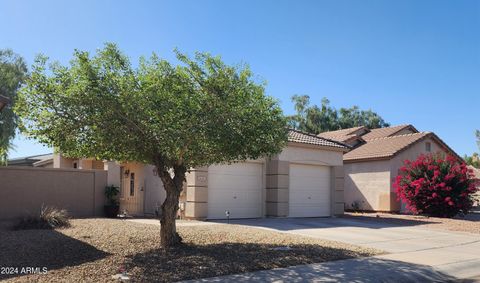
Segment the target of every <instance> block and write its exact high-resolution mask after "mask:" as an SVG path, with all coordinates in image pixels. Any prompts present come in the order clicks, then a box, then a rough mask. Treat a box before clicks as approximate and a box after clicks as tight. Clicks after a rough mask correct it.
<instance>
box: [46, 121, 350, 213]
mask: <svg viewBox="0 0 480 283" xmlns="http://www.w3.org/2000/svg"><path fill="white" fill-rule="evenodd" d="M349 149H350V147H349V146H348V145H346V144H344V143H341V142H338V141H334V140H330V139H325V138H321V137H317V136H315V135H310V134H306V133H302V132H299V131H296V130H290V131H289V133H288V144H287V146H286V147H285V148H284V149H283V151H282V152H281V153H280V154H278V155H276V156H273V157H271V158H268V159H265V158H264V159H259V160H249V161H246V162H238V163H232V164H218V165H212V166H209V167H202V168H192V169H191V170H190V171H189V172H188V174H187V177H186V179H187V181H186V184H185V187H184V190H183V192H182V195H181V199H180V210H181V214H182V215H183V216H184V217H186V218H190V219H224V218H227V214H226V212H227V211H228V213H229V217H230V218H260V217H325V216H332V215H338V214H343V211H344V202H343V196H344V194H343V168H342V165H343V160H342V159H343V154H344V153H345V152H346V151H348V150H349ZM51 160H52V163H53V167H54V168H77V169H98V170H107V171H108V176H107V178H108V184H111V185H117V186H119V187H120V188H121V190H120V191H121V194H120V210H121V211H125V210H126V211H128V213H129V214H132V215H154V214H155V213H156V212H157V211H158V210H159V207H160V205H161V204H162V202H163V200H164V199H165V191H164V189H163V185H162V183H161V181H160V178H158V176H156V171H155V167H154V166H152V165H145V164H140V163H131V162H128V163H118V162H111V161H105V162H104V161H99V160H94V159H71V158H66V157H64V156H62V155H60V154H54V155H53V157H52V158H51Z"/></svg>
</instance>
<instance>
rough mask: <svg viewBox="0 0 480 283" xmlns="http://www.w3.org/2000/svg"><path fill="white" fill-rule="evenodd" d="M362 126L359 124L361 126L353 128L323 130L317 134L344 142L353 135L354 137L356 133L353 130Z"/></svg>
mask: <svg viewBox="0 0 480 283" xmlns="http://www.w3.org/2000/svg"><path fill="white" fill-rule="evenodd" d="M363 128H365V127H364V126H361V127H353V128H348V129H342V130H337V131H329V132H323V133H320V134H318V136H319V137H321V138H326V139H332V140H335V141H339V142H345V141H348V140H349V139H351V138H353V137H356V136H357V135H356V134H355V132H356V131H358V130H360V129H363ZM365 129H366V128H365ZM367 130H368V129H367Z"/></svg>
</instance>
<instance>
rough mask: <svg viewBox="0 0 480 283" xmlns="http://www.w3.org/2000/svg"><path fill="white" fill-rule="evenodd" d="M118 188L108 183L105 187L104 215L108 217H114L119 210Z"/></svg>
mask: <svg viewBox="0 0 480 283" xmlns="http://www.w3.org/2000/svg"><path fill="white" fill-rule="evenodd" d="M119 192H120V189H119V188H118V187H117V186H114V185H110V186H106V187H105V200H106V203H107V204H106V205H105V206H104V210H105V215H106V216H107V217H110V218H115V217H117V215H118V212H119V211H120V206H119V201H118V193H119Z"/></svg>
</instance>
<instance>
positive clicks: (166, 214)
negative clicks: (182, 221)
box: [157, 165, 187, 248]
mask: <svg viewBox="0 0 480 283" xmlns="http://www.w3.org/2000/svg"><path fill="white" fill-rule="evenodd" d="M173 169H174V176H173V178H172V176H171V175H170V173H169V172H168V170H166V169H165V168H163V169H162V167H159V166H158V165H157V172H158V176H159V177H160V179H161V180H162V183H163V187H164V188H165V191H166V193H167V196H166V198H165V201H164V202H163V204H162V215H161V217H160V243H161V246H162V247H163V248H170V247H173V246H175V245H178V244H179V243H180V242H181V241H182V238H181V237H180V235H178V233H177V228H176V223H175V220H176V218H177V213H178V201H179V198H180V193H181V192H182V189H183V182H184V180H185V173H186V171H187V170H186V168H185V167H183V166H175V167H174V168H173Z"/></svg>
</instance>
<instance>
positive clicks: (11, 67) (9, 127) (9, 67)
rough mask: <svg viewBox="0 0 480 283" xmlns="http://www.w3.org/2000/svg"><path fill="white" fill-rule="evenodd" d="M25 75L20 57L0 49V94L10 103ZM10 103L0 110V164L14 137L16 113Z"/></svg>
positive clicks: (3, 161) (14, 98) (13, 99)
mask: <svg viewBox="0 0 480 283" xmlns="http://www.w3.org/2000/svg"><path fill="white" fill-rule="evenodd" d="M26 75H27V66H26V64H25V62H24V60H23V58H22V57H20V56H19V55H17V54H15V53H14V52H13V51H12V50H10V49H6V50H0V95H2V96H4V97H7V98H8V99H9V100H10V104H12V105H13V104H14V103H15V102H16V100H17V91H18V89H19V88H20V86H21V85H22V82H23V81H24V79H25V76H26ZM12 105H7V106H6V107H5V108H3V109H2V110H1V111H0V164H4V163H5V162H6V161H7V154H8V150H9V149H10V148H11V141H12V139H13V138H14V137H15V132H16V128H17V120H18V119H17V115H15V113H14V112H13V107H12Z"/></svg>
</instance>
